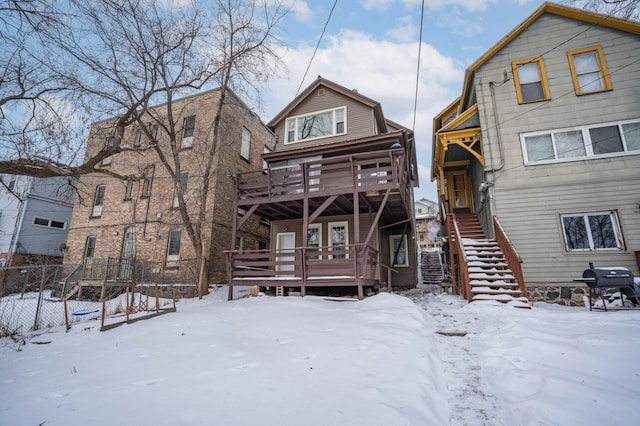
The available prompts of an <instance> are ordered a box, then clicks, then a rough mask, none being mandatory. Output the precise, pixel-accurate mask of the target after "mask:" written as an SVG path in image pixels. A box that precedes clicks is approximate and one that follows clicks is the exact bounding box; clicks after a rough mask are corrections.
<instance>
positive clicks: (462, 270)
mask: <svg viewBox="0 0 640 426" xmlns="http://www.w3.org/2000/svg"><path fill="white" fill-rule="evenodd" d="M449 216H450V219H449V220H450V221H451V224H452V231H453V235H454V236H455V240H456V241H455V252H454V253H456V254H457V255H458V265H457V266H458V267H457V268H455V269H457V272H456V274H455V278H454V282H455V284H456V285H457V286H458V287H459V288H460V290H462V296H463V297H464V298H465V299H467V300H468V301H469V302H470V301H471V299H472V298H473V294H472V293H471V279H470V278H469V268H468V267H467V265H468V264H469V260H468V259H467V254H466V253H465V251H464V245H463V243H462V236H461V235H460V229H459V228H458V222H457V221H456V217H455V214H451V215H449ZM460 284H461V285H460Z"/></svg>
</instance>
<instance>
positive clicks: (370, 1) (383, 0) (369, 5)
mask: <svg viewBox="0 0 640 426" xmlns="http://www.w3.org/2000/svg"><path fill="white" fill-rule="evenodd" d="M394 2H395V0H363V1H362V2H361V4H362V6H363V7H364V8H365V9H367V10H376V11H378V12H384V11H385V10H388V9H389V7H391V5H392V4H393V3H394Z"/></svg>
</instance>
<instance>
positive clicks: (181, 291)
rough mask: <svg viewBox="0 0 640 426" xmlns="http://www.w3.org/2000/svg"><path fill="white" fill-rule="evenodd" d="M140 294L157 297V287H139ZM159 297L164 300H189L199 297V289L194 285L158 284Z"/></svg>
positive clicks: (143, 285)
mask: <svg viewBox="0 0 640 426" xmlns="http://www.w3.org/2000/svg"><path fill="white" fill-rule="evenodd" d="M139 288H140V293H142V294H143V295H148V296H149V297H155V295H156V286H155V285H145V284H142V285H140V286H139ZM157 289H158V290H157V291H158V297H160V298H162V299H173V298H174V297H175V299H176V300H180V299H189V298H193V297H198V288H197V287H196V286H195V285H193V284H158V286H157Z"/></svg>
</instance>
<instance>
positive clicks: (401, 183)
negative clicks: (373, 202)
mask: <svg viewBox="0 0 640 426" xmlns="http://www.w3.org/2000/svg"><path fill="white" fill-rule="evenodd" d="M408 179H409V174H408V171H407V167H406V160H405V153H404V150H402V149H390V150H383V151H373V152H363V153H358V154H351V155H341V156H337V157H327V158H323V159H320V160H316V161H309V162H305V163H301V164H291V165H286V166H281V167H272V168H271V169H266V170H261V171H253V172H247V173H241V174H239V175H238V176H237V179H236V194H237V196H238V204H239V205H248V204H254V203H256V202H261V201H279V200H286V199H296V198H301V197H303V196H330V195H336V194H343V193H347V192H353V191H354V188H358V190H359V191H361V192H366V191H370V190H382V189H389V188H390V189H401V190H404V191H408ZM402 195H403V197H404V196H406V195H407V194H406V193H405V192H402Z"/></svg>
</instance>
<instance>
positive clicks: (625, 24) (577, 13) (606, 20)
mask: <svg viewBox="0 0 640 426" xmlns="http://www.w3.org/2000/svg"><path fill="white" fill-rule="evenodd" d="M544 13H550V14H553V15H558V16H563V17H565V18H569V19H574V20H576V21H581V22H586V23H588V24H593V25H600V26H602V27H607V28H613V29H616V30H620V31H624V32H628V33H631V34H640V23H638V22H633V21H627V20H624V19H619V18H614V17H611V16H607V15H600V14H598V13H593V12H587V11H584V10H582V9H575V8H573V7H567V6H560V5H558V4H555V3H549V2H547V3H544V4H543V5H542V6H540V7H539V8H538V10H536V11H535V12H534V13H533V14H532V15H531V16H529V17H528V18H527V19H526V20H525V21H524V22H522V23H521V24H520V25H518V26H517V27H516V28H514V29H513V30H512V31H511V32H510V33H509V34H507V35H506V36H505V37H504V38H503V39H502V40H500V41H499V42H498V43H496V44H495V45H494V46H493V47H492V48H491V49H489V50H488V51H487V52H486V53H485V54H484V55H482V56H481V57H480V58H479V59H478V60H477V61H475V62H474V63H473V64H471V66H470V67H469V68H467V71H466V73H465V76H464V85H463V87H462V97H461V100H462V105H461V106H462V108H463V109H465V108H466V107H467V106H466V105H464V103H465V102H466V99H467V96H468V94H469V90H471V80H472V79H471V77H472V76H473V73H474V72H475V71H476V70H477V69H478V68H480V67H481V66H482V65H483V64H484V63H485V62H487V61H488V60H489V59H491V58H492V57H493V56H494V55H495V54H496V53H497V52H499V51H500V50H501V49H502V48H503V47H505V46H506V45H507V44H509V43H510V42H511V41H512V40H513V39H514V38H516V37H517V36H518V35H520V33H522V32H523V31H524V30H525V29H527V28H528V27H529V26H530V25H531V24H532V23H533V22H535V21H536V20H537V19H538V18H539V17H540V16H541V15H542V14H544Z"/></svg>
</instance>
